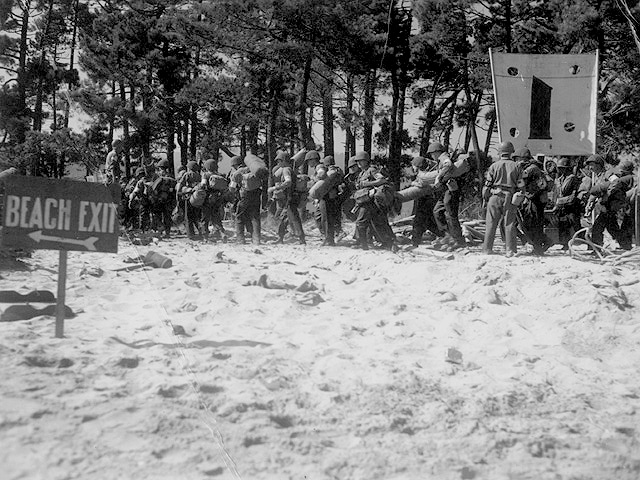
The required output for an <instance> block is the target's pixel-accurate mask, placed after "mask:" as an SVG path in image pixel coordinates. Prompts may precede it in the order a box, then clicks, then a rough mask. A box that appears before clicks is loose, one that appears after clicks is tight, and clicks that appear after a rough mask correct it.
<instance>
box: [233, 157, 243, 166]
mask: <svg viewBox="0 0 640 480" xmlns="http://www.w3.org/2000/svg"><path fill="white" fill-rule="evenodd" d="M240 165H242V157H241V156H240V155H236V156H235V157H231V166H232V167H238V166H240Z"/></svg>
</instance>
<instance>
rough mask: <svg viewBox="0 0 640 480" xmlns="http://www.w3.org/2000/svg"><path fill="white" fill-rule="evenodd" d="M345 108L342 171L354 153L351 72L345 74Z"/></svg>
mask: <svg viewBox="0 0 640 480" xmlns="http://www.w3.org/2000/svg"><path fill="white" fill-rule="evenodd" d="M345 107H346V110H347V115H348V116H349V118H348V120H349V121H348V122H347V125H346V129H345V142H344V171H345V172H346V171H347V167H348V165H349V158H351V156H352V155H354V154H355V153H356V138H355V136H354V134H353V130H352V123H353V74H351V73H349V74H347V96H346V105H345Z"/></svg>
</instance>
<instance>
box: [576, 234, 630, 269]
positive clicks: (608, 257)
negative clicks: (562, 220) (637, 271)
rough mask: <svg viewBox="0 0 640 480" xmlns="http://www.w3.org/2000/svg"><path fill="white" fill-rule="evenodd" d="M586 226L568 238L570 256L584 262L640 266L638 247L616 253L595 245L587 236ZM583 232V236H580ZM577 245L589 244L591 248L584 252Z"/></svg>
mask: <svg viewBox="0 0 640 480" xmlns="http://www.w3.org/2000/svg"><path fill="white" fill-rule="evenodd" d="M588 230H589V229H588V228H583V229H580V230H578V231H577V232H576V233H575V234H574V235H573V237H572V238H571V240H569V243H568V245H569V254H570V255H571V258H575V259H576V260H582V261H586V262H592V263H598V264H601V265H611V266H626V267H631V268H640V247H636V248H633V249H631V250H628V251H626V252H624V253H621V254H616V253H614V252H613V251H612V250H609V249H608V248H605V247H603V246H601V245H597V244H595V243H593V241H591V239H590V238H588V237H587V235H586V234H587V232H588ZM582 234H585V235H584V236H581V235H582ZM578 245H589V246H590V247H591V248H592V250H590V251H587V252H585V251H584V250H578V249H577V248H576V247H577V246H578Z"/></svg>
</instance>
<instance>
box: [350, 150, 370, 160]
mask: <svg viewBox="0 0 640 480" xmlns="http://www.w3.org/2000/svg"><path fill="white" fill-rule="evenodd" d="M353 159H354V160H355V161H356V162H362V161H365V162H370V161H371V157H370V156H369V152H365V151H364V150H363V151H362V152H358V153H356V154H355V155H354V157H353Z"/></svg>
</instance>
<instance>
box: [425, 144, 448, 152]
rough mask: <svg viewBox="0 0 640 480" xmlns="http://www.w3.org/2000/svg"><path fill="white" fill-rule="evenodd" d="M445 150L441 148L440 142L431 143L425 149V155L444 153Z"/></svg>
mask: <svg viewBox="0 0 640 480" xmlns="http://www.w3.org/2000/svg"><path fill="white" fill-rule="evenodd" d="M444 151H445V148H444V147H443V146H442V144H441V143H440V142H432V143H430V144H429V148H427V153H436V152H444Z"/></svg>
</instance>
